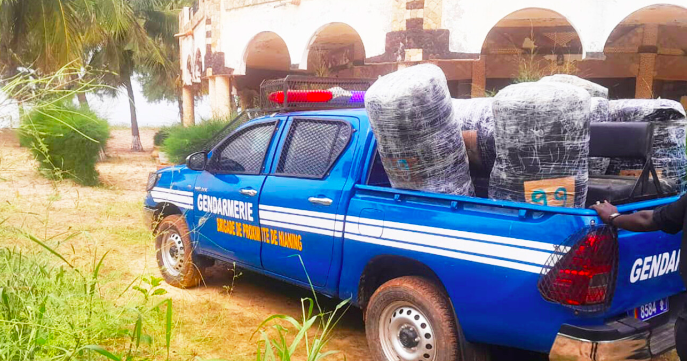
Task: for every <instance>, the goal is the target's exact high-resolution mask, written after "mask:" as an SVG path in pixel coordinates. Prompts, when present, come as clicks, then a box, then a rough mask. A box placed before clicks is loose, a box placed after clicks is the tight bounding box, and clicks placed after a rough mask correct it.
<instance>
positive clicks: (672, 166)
mask: <svg viewBox="0 0 687 361" xmlns="http://www.w3.org/2000/svg"><path fill="white" fill-rule="evenodd" d="M609 114H610V115H609V120H610V121H615V122H620V121H625V122H653V123H654V145H653V156H652V161H653V163H654V167H655V168H656V171H657V172H658V175H659V178H660V179H661V180H663V181H665V182H664V184H669V185H675V187H676V188H675V189H668V191H677V192H684V191H685V190H687V182H685V177H686V176H687V154H686V153H685V152H686V151H687V149H685V147H686V146H685V143H686V142H687V135H686V132H685V129H686V128H685V127H686V126H687V121H686V120H685V110H684V108H683V107H682V105H681V104H680V103H678V102H676V101H673V100H669V99H622V100H612V101H610V113H609ZM643 166H644V164H643V163H642V161H641V160H632V159H615V158H614V159H611V161H610V165H609V166H608V170H607V171H606V174H609V175H628V176H638V175H639V173H640V172H641V169H642V168H643Z"/></svg>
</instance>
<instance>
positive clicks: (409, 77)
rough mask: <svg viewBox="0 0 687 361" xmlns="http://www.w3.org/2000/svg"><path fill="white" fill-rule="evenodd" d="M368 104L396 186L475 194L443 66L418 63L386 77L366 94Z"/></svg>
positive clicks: (381, 151) (379, 143) (378, 144)
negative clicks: (441, 67)
mask: <svg viewBox="0 0 687 361" xmlns="http://www.w3.org/2000/svg"><path fill="white" fill-rule="evenodd" d="M365 108H366V110H367V114H368V116H369V118H370V124H371V126H372V131H373V132H374V134H375V137H376V138H377V148H378V150H379V154H380V156H381V158H382V163H383V164H384V169H385V170H386V173H387V174H388V176H389V181H390V182H391V185H392V187H394V188H403V189H415V190H422V191H427V192H436V193H449V194H458V195H469V196H472V195H474V189H473V186H472V181H471V179H470V171H469V167H468V159H467V153H466V151H465V144H464V142H463V136H462V133H461V129H460V124H459V123H458V122H457V121H456V119H455V117H454V114H453V105H452V103H451V97H450V94H449V91H448V85H447V82H446V76H445V75H444V73H443V71H442V70H441V69H440V68H439V67H437V66H435V65H430V64H423V65H417V66H413V67H409V68H406V69H403V70H399V71H397V72H395V73H391V74H389V75H386V76H383V77H381V78H380V79H378V80H377V81H376V82H375V83H374V84H373V85H372V86H371V87H370V89H369V90H368V91H367V93H366V94H365Z"/></svg>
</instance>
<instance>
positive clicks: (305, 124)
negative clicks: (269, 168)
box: [276, 119, 351, 179]
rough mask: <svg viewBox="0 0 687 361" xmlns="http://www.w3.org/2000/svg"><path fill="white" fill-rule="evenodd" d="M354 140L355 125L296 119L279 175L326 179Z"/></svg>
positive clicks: (332, 121) (292, 125) (280, 160)
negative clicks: (351, 139) (352, 136)
mask: <svg viewBox="0 0 687 361" xmlns="http://www.w3.org/2000/svg"><path fill="white" fill-rule="evenodd" d="M350 138H351V125H350V124H349V123H348V122H345V121H340V120H325V119H294V120H293V122H292V123H291V127H290V129H289V134H288V135H287V137H286V141H285V143H284V149H283V150H282V153H281V156H280V157H279V164H278V165H277V171H276V174H278V175H285V176H294V177H303V178H317V179H322V178H324V177H325V176H326V175H327V173H328V172H329V170H330V169H331V167H332V166H333V165H334V163H335V162H336V160H337V159H338V158H339V156H340V155H341V153H342V152H343V150H344V149H345V148H346V146H347V145H348V142H349V140H350Z"/></svg>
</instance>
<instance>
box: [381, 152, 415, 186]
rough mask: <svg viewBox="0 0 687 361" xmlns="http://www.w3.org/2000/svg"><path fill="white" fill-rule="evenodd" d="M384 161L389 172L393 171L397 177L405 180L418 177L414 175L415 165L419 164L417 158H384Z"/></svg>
mask: <svg viewBox="0 0 687 361" xmlns="http://www.w3.org/2000/svg"><path fill="white" fill-rule="evenodd" d="M382 163H383V164H384V168H385V169H386V170H387V172H389V173H393V175H394V176H395V177H397V179H400V180H402V181H405V182H414V181H416V180H417V179H416V178H417V177H414V176H413V173H414V170H415V166H417V159H416V158H383V159H382Z"/></svg>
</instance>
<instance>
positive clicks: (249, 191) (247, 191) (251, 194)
mask: <svg viewBox="0 0 687 361" xmlns="http://www.w3.org/2000/svg"><path fill="white" fill-rule="evenodd" d="M239 193H241V194H243V195H244V196H249V197H255V196H256V195H257V194H258V191H256V190H255V189H250V188H243V189H241V190H240V191H239Z"/></svg>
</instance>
